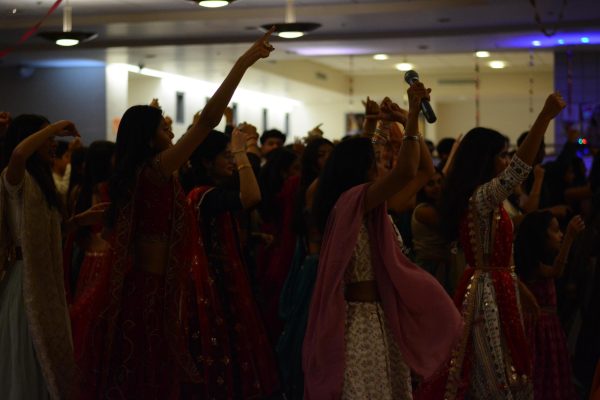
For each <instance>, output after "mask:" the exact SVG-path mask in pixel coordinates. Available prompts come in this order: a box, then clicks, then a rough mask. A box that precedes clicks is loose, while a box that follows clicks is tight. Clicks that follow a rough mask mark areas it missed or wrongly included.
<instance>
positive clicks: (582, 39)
mask: <svg viewBox="0 0 600 400" xmlns="http://www.w3.org/2000/svg"><path fill="white" fill-rule="evenodd" d="M589 42H590V38H589V37H582V38H581V43H589Z"/></svg>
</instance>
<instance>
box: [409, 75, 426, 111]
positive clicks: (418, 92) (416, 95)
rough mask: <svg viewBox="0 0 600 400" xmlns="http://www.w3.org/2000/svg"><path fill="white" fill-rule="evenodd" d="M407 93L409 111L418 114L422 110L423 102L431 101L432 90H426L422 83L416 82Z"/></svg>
mask: <svg viewBox="0 0 600 400" xmlns="http://www.w3.org/2000/svg"><path fill="white" fill-rule="evenodd" d="M406 93H408V110H409V111H414V112H418V111H419V110H420V108H421V100H423V99H426V100H430V97H429V93H431V89H426V88H425V85H423V83H421V82H415V83H413V84H412V85H410V86H409V87H408V89H407V91H406Z"/></svg>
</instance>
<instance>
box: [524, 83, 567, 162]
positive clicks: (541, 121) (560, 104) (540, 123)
mask: <svg viewBox="0 0 600 400" xmlns="http://www.w3.org/2000/svg"><path fill="white" fill-rule="evenodd" d="M565 106H566V103H565V101H564V100H563V98H562V97H561V95H560V93H558V92H556V93H552V94H551V95H550V96H548V98H547V99H546V103H545V104H544V108H543V109H542V111H541V112H540V114H539V115H538V117H537V119H536V120H535V122H534V123H533V126H532V127H531V129H530V130H529V134H528V135H527V137H526V138H525V140H524V141H523V143H522V144H521V145H520V146H519V149H518V150H517V154H516V156H517V157H519V158H520V159H521V160H522V161H523V162H524V163H525V164H527V165H532V164H533V161H534V160H535V156H536V154H537V152H538V149H539V148H540V144H541V143H542V139H543V138H544V135H545V134H546V130H547V129H548V125H549V124H550V121H552V120H553V119H554V117H556V116H557V115H558V114H559V113H560V112H561V110H562V109H563V108H565Z"/></svg>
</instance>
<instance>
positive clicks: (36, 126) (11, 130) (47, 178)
mask: <svg viewBox="0 0 600 400" xmlns="http://www.w3.org/2000/svg"><path fill="white" fill-rule="evenodd" d="M48 124H50V121H48V118H46V117H43V116H41V115H34V114H23V115H19V116H18V117H16V118H15V119H13V120H12V122H11V124H10V126H9V127H8V130H7V131H6V142H5V147H4V152H5V153H4V159H5V160H6V162H7V163H8V161H9V160H10V156H11V154H12V152H13V151H14V149H15V148H16V147H17V145H18V144H19V143H21V142H22V141H23V140H25V139H26V138H27V137H29V136H31V135H33V134H34V133H36V132H37V131H39V130H40V129H42V127H43V126H45V125H48ZM25 168H26V169H27V172H29V174H30V175H31V176H32V177H33V179H34V180H35V181H36V183H37V184H38V186H39V187H40V189H41V190H42V193H43V194H44V198H45V199H46V203H47V204H48V207H49V208H56V209H57V210H59V211H61V212H62V204H61V202H60V200H59V197H58V194H57V192H56V186H55V185H54V179H52V165H50V164H48V163H47V162H45V161H43V160H42V159H41V158H40V156H39V155H38V154H37V152H34V153H33V154H32V155H31V157H29V158H28V159H27V163H26V164H25Z"/></svg>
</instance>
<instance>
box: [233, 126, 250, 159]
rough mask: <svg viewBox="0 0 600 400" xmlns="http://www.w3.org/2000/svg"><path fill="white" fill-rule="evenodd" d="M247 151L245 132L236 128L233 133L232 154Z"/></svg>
mask: <svg viewBox="0 0 600 400" xmlns="http://www.w3.org/2000/svg"><path fill="white" fill-rule="evenodd" d="M245 151H246V135H245V134H244V132H242V131H241V130H239V129H238V128H235V129H234V130H233V132H232V133H231V152H232V153H234V154H235V153H243V152H245Z"/></svg>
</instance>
